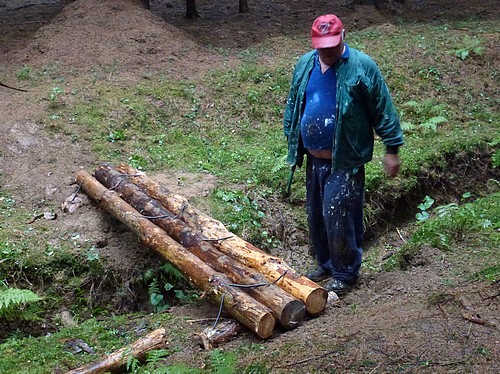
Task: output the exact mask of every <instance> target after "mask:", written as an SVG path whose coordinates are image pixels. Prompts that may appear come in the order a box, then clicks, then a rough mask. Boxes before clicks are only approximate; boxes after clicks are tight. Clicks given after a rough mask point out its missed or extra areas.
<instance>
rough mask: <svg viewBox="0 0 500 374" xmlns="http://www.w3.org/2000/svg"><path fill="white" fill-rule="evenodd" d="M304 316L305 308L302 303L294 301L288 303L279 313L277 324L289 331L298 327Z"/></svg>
mask: <svg viewBox="0 0 500 374" xmlns="http://www.w3.org/2000/svg"><path fill="white" fill-rule="evenodd" d="M305 315H306V307H305V305H304V303H303V302H301V301H299V300H294V301H292V302H289V303H288V304H287V305H286V306H285V308H284V309H283V311H282V312H281V316H280V318H279V323H280V325H281V326H282V327H283V328H285V329H287V330H291V329H294V328H296V327H298V326H299V324H300V323H301V322H302V321H303V320H304V317H305Z"/></svg>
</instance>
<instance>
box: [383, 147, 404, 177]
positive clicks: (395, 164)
mask: <svg viewBox="0 0 500 374" xmlns="http://www.w3.org/2000/svg"><path fill="white" fill-rule="evenodd" d="M400 168H401V160H400V159H399V156H398V155H397V154H390V153H386V155H385V157H384V169H385V172H386V173H387V176H388V177H389V178H394V177H395V176H396V175H398V173H399V169H400Z"/></svg>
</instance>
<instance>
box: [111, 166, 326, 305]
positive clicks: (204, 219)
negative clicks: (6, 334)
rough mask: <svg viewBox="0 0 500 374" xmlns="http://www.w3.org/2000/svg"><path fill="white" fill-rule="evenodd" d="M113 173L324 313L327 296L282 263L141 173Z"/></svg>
mask: <svg viewBox="0 0 500 374" xmlns="http://www.w3.org/2000/svg"><path fill="white" fill-rule="evenodd" d="M116 169H117V170H118V171H119V172H120V173H123V174H128V175H129V178H130V180H131V181H132V182H133V183H134V184H136V185H137V186H139V187H140V188H141V189H142V190H143V191H145V192H146V193H147V194H148V195H149V196H151V197H153V198H154V199H156V200H158V201H160V202H161V203H162V205H163V206H164V207H165V208H167V209H168V210H170V211H171V212H172V213H174V214H175V215H177V216H178V217H179V218H180V219H182V220H183V221H184V222H186V223H187V224H188V225H189V226H191V227H192V228H194V229H196V230H199V231H200V232H201V234H202V235H203V236H204V237H206V238H207V239H210V240H213V243H214V244H215V246H216V247H217V248H218V249H219V250H220V251H221V252H223V253H224V254H226V255H228V256H230V257H233V258H234V259H236V260H237V261H239V262H241V263H243V264H245V265H247V266H248V267H250V268H253V269H255V270H257V271H259V272H260V273H262V274H263V275H264V276H265V277H266V278H267V279H268V280H270V281H271V282H274V281H276V280H277V279H278V278H280V277H281V276H282V275H283V274H285V275H284V276H283V277H282V278H281V279H280V280H279V282H277V283H276V284H277V285H278V286H279V287H281V288H283V289H284V290H285V291H287V292H288V293H289V294H291V295H293V296H294V297H296V298H297V299H299V300H301V301H302V302H303V303H304V304H305V306H306V310H307V311H308V312H309V313H310V314H312V315H317V314H319V313H321V312H322V311H323V310H324V309H325V306H326V300H327V297H328V292H327V291H326V290H325V289H324V288H322V287H321V286H319V285H318V284H316V283H315V282H313V281H311V280H310V279H308V278H306V277H304V276H301V275H300V274H298V273H296V272H295V270H293V269H292V268H291V267H290V266H289V265H287V264H286V263H285V262H284V261H283V260H281V259H280V258H278V257H274V256H271V255H269V254H267V253H265V252H264V251H262V250H260V249H259V248H257V247H255V246H253V245H252V244H250V243H248V242H246V241H245V240H243V239H241V238H239V237H238V236H236V235H234V234H233V233H231V232H230V231H228V230H227V228H226V227H225V226H224V225H223V224H222V223H221V222H220V221H217V220H215V219H214V218H211V217H210V216H208V215H206V214H204V213H202V212H200V211H199V210H198V209H196V208H194V207H193V206H191V205H190V204H189V202H188V201H187V199H185V198H184V197H183V196H180V195H178V194H175V193H172V192H170V191H169V190H168V189H166V188H165V187H163V186H161V185H160V184H158V183H157V182H155V181H153V180H152V179H150V178H149V177H148V176H147V175H146V174H145V173H143V172H141V171H139V170H137V169H135V168H133V167H131V166H130V165H127V164H120V165H118V166H117V167H116Z"/></svg>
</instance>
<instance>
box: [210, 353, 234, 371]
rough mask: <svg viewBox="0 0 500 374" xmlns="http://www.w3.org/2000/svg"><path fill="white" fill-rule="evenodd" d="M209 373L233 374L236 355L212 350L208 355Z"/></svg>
mask: <svg viewBox="0 0 500 374" xmlns="http://www.w3.org/2000/svg"><path fill="white" fill-rule="evenodd" d="M210 369H211V370H210V372H211V373H217V374H233V373H235V372H236V354H235V353H234V352H222V351H221V350H219V349H214V350H213V351H212V352H211V353H210Z"/></svg>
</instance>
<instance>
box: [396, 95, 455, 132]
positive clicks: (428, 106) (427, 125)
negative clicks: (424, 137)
mask: <svg viewBox="0 0 500 374" xmlns="http://www.w3.org/2000/svg"><path fill="white" fill-rule="evenodd" d="M402 107H403V109H402V110H401V111H400V113H401V118H405V117H409V118H411V119H413V121H402V122H401V127H402V128H403V130H405V131H406V132H411V131H416V130H419V129H423V130H432V131H437V127H438V125H440V124H441V123H445V122H448V119H447V118H446V117H445V116H444V115H442V114H441V113H443V112H444V110H445V106H444V104H435V102H434V100H432V99H429V100H425V101H423V102H421V103H419V102H417V101H414V100H411V101H408V102H406V103H404V104H403V105H402ZM415 122H417V123H418V125H415Z"/></svg>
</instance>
